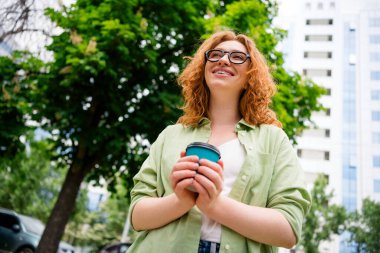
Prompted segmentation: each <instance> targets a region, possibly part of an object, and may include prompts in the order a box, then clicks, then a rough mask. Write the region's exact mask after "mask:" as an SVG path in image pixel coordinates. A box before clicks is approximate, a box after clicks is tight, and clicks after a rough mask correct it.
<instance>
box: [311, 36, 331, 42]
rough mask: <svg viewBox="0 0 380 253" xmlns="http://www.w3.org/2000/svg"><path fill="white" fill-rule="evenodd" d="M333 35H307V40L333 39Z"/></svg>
mask: <svg viewBox="0 0 380 253" xmlns="http://www.w3.org/2000/svg"><path fill="white" fill-rule="evenodd" d="M332 40H333V37H332V35H305V41H318V42H321V41H332Z"/></svg>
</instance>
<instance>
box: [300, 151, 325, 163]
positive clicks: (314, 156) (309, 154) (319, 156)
mask: <svg viewBox="0 0 380 253" xmlns="http://www.w3.org/2000/svg"><path fill="white" fill-rule="evenodd" d="M297 155H298V157H299V158H303V159H310V160H325V161H328V160H330V152H329V151H323V150H312V149H298V150H297Z"/></svg>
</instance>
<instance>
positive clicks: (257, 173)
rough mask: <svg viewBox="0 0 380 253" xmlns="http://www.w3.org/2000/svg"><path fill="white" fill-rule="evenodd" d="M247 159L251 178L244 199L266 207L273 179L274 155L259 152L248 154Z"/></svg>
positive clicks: (249, 202) (252, 203)
mask: <svg viewBox="0 0 380 253" xmlns="http://www.w3.org/2000/svg"><path fill="white" fill-rule="evenodd" d="M247 159H248V161H247V162H248V164H247V169H249V172H250V173H249V174H250V179H249V183H248V184H247V190H246V194H245V196H244V197H243V200H244V202H245V203H247V204H249V205H254V206H260V207H265V206H266V203H267V199H268V193H269V190H270V185H271V180H272V174H273V167H274V159H275V158H274V155H272V154H266V153H260V152H257V153H254V154H252V155H248V156H247Z"/></svg>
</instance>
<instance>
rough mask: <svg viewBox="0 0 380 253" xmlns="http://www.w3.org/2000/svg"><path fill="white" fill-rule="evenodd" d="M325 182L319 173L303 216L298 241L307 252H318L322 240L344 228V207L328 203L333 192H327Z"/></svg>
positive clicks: (339, 232)
mask: <svg viewBox="0 0 380 253" xmlns="http://www.w3.org/2000/svg"><path fill="white" fill-rule="evenodd" d="M327 184H328V182H327V179H326V177H325V176H324V175H320V176H318V178H317V179H316V181H315V182H314V187H313V189H312V190H311V196H312V205H311V208H310V210H309V213H308V214H307V215H306V217H305V221H304V225H303V230H304V231H303V237H302V241H301V243H300V245H301V246H302V247H303V249H304V251H305V252H307V253H318V252H319V249H318V247H319V244H320V243H321V242H322V241H326V240H327V241H328V240H330V238H331V235H332V234H341V233H342V232H344V230H345V221H346V219H347V217H348V215H347V213H346V209H345V208H344V207H342V206H338V205H336V204H331V203H330V201H331V198H332V197H333V192H327V189H326V187H327Z"/></svg>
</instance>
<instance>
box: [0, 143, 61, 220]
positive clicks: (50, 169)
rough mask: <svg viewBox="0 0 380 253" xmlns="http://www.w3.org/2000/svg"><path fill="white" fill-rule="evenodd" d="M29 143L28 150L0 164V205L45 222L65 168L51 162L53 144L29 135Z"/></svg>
mask: <svg viewBox="0 0 380 253" xmlns="http://www.w3.org/2000/svg"><path fill="white" fill-rule="evenodd" d="M26 140H27V141H28V139H27V138H26ZM27 145H28V146H29V148H28V149H27V150H28V152H20V153H18V154H17V155H16V156H15V157H14V159H12V160H7V161H4V162H3V163H2V166H1V167H0V178H1V189H2V190H1V191H0V206H1V207H5V208H8V209H12V210H15V211H17V212H19V213H22V214H28V215H31V216H33V217H36V218H38V219H40V220H42V221H46V220H47V219H48V217H49V214H50V211H51V209H52V207H53V204H54V201H55V199H56V197H57V195H58V192H59V190H60V185H61V184H62V181H63V177H64V172H65V170H64V169H63V168H58V167H57V166H56V164H55V163H54V162H51V151H50V147H51V144H49V143H47V142H46V141H35V140H33V139H30V138H29V141H28V144H27ZM26 194H27V197H26Z"/></svg>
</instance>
